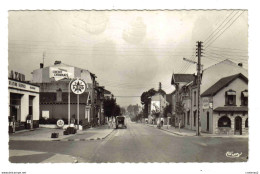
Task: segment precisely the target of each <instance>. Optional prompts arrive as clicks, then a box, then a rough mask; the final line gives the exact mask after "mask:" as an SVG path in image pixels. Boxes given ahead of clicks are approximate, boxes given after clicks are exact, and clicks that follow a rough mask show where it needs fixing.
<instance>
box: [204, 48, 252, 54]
mask: <svg viewBox="0 0 260 174" xmlns="http://www.w3.org/2000/svg"><path fill="white" fill-rule="evenodd" d="M208 49H211V50H220V51H223V52H230V51H233V52H235V53H236V52H237V53H240V52H244V53H245V54H246V53H247V52H248V51H247V50H242V49H238V48H224V47H213V46H209V47H208Z"/></svg>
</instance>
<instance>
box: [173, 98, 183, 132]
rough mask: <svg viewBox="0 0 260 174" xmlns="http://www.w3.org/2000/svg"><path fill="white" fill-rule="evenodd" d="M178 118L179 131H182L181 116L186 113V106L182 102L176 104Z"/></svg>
mask: <svg viewBox="0 0 260 174" xmlns="http://www.w3.org/2000/svg"><path fill="white" fill-rule="evenodd" d="M175 112H176V115H177V118H178V124H179V131H180V118H181V115H183V114H184V113H185V108H184V104H183V103H182V102H176V109H175Z"/></svg>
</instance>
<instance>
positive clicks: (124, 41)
mask: <svg viewBox="0 0 260 174" xmlns="http://www.w3.org/2000/svg"><path fill="white" fill-rule="evenodd" d="M8 40H9V41H8V61H9V68H8V69H9V71H10V70H15V71H18V72H20V73H23V74H25V76H26V79H27V80H31V78H32V75H31V72H32V71H33V70H35V69H38V68H39V64H40V63H42V61H43V59H42V57H43V53H44V52H45V60H44V61H45V66H50V65H53V63H54V61H55V60H60V61H62V63H65V64H69V65H72V66H76V67H80V68H84V69H88V70H89V71H90V72H92V73H94V74H95V75H96V76H97V81H98V82H99V84H100V85H102V86H105V88H106V89H108V90H110V91H111V92H112V93H113V94H114V95H115V96H116V98H117V103H118V104H120V105H121V106H127V105H129V104H139V105H140V96H141V94H142V92H144V91H147V90H149V89H151V88H154V89H158V86H159V82H161V83H162V89H163V90H165V91H166V93H171V92H172V91H173V90H174V87H173V86H172V85H171V76H172V73H191V74H193V73H196V66H195V64H191V63H189V62H186V61H184V60H183V58H184V57H185V58H188V59H191V60H194V61H197V58H196V57H195V48H196V42H197V41H202V42H203V46H204V53H203V57H202V59H201V62H202V64H203V68H207V67H209V66H211V65H213V64H216V63H218V62H220V61H222V60H225V59H227V58H228V59H230V60H232V61H234V62H235V63H239V62H242V63H243V66H244V67H245V68H246V69H247V68H248V64H247V62H248V12H247V11H242V10H210V11H207V10H201V11H199V10H197V11H194V10H190V11H189V10H172V11H170V10H165V11H9V17H8Z"/></svg>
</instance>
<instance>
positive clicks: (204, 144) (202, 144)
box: [194, 142, 208, 147]
mask: <svg viewBox="0 0 260 174" xmlns="http://www.w3.org/2000/svg"><path fill="white" fill-rule="evenodd" d="M194 143H195V144H198V145H201V146H204V147H205V146H208V145H207V144H206V143H198V142H194Z"/></svg>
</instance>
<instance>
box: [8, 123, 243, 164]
mask: <svg viewBox="0 0 260 174" xmlns="http://www.w3.org/2000/svg"><path fill="white" fill-rule="evenodd" d="M127 126H128V127H127V129H115V130H114V131H113V132H112V133H111V134H110V135H109V136H107V137H106V138H105V139H102V140H92V141H13V140H11V141H10V142H9V149H10V151H13V152H15V151H17V152H19V151H23V154H22V155H17V156H16V155H15V154H14V155H12V156H10V159H9V160H10V162H13V163H28V162H29V163H41V162H43V163H44V162H55V163H58V162H62V158H63V156H62V155H67V156H72V157H73V158H75V159H77V162H89V163H96V162H98V163H99V162H111V163H114V162H245V161H247V156H248V138H221V137H196V136H179V135H175V134H172V133H169V132H166V131H163V130H160V129H157V128H154V127H149V126H147V125H144V124H141V123H134V122H129V123H128V125H127ZM76 136H77V135H76ZM27 151H28V152H30V153H28V154H26V152H27ZM227 152H230V153H231V154H232V153H233V154H236V153H238V154H240V156H237V157H236V156H229V157H227V156H226V153H227ZM230 153H229V154H230ZM53 156H56V157H57V158H55V160H49V161H48V159H50V158H52V157H53ZM63 162H64V161H63Z"/></svg>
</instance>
